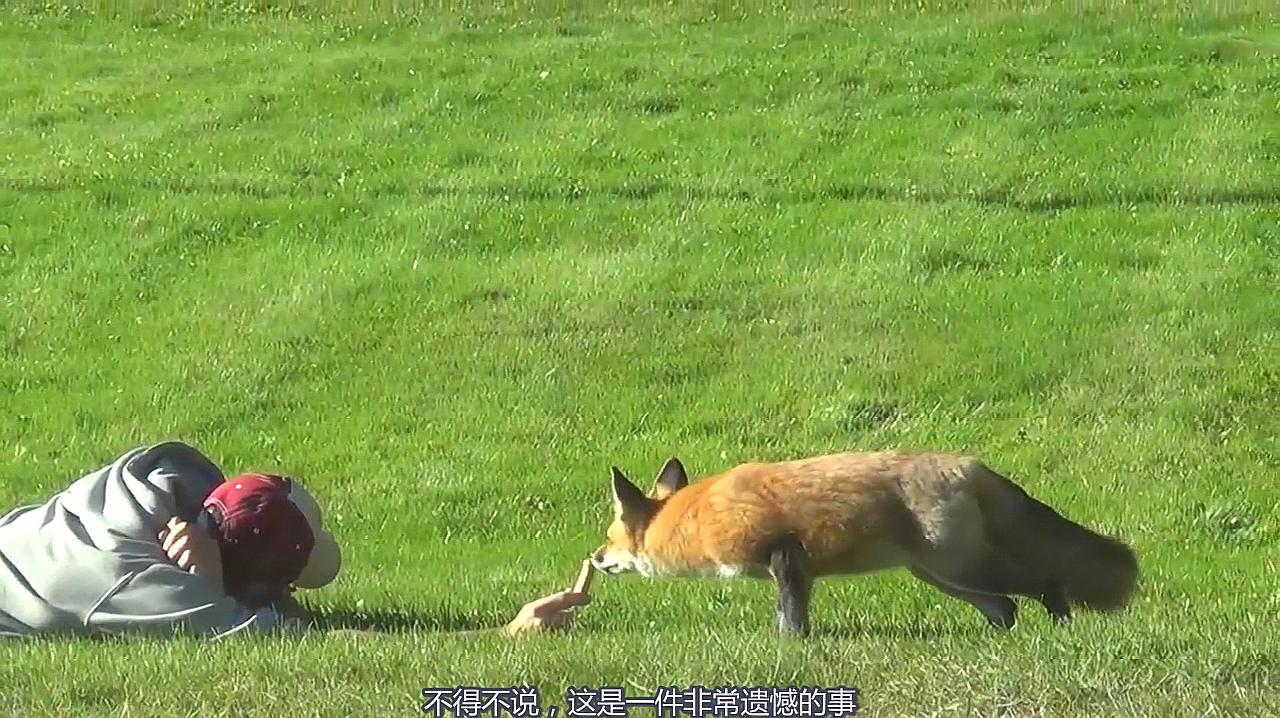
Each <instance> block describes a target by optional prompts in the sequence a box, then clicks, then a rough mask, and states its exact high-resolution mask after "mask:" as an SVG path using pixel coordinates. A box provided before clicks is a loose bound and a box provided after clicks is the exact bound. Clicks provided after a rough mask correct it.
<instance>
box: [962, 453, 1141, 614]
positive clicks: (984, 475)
mask: <svg viewBox="0 0 1280 718" xmlns="http://www.w3.org/2000/svg"><path fill="white" fill-rule="evenodd" d="M983 469H984V471H982V472H981V473H980V475H979V476H977V477H976V478H977V488H978V501H979V503H980V504H981V506H982V513H983V519H984V522H985V524H986V526H987V535H988V537H989V538H990V539H991V541H992V542H993V543H995V544H996V545H997V546H998V547H999V548H1000V550H1001V551H1003V552H1005V553H1007V554H1008V555H1009V556H1011V557H1013V558H1014V559H1016V560H1017V561H1018V562H1020V563H1025V564H1027V565H1028V566H1033V567H1035V568H1037V569H1043V570H1045V571H1048V572H1049V573H1050V574H1051V575H1052V576H1054V577H1055V578H1057V579H1058V580H1059V581H1061V582H1062V584H1063V587H1064V588H1065V590H1066V593H1067V598H1068V599H1069V600H1070V601H1071V602H1072V603H1073V604H1078V605H1080V606H1083V607H1085V608H1088V609H1090V610H1093V611H1118V610H1120V609H1122V608H1124V607H1125V606H1127V605H1128V604H1129V601H1130V599H1131V598H1132V597H1133V594H1134V592H1135V591H1136V590H1137V585H1138V559H1137V557H1136V556H1135V555H1134V553H1133V550H1132V549H1130V548H1129V546H1128V545H1126V544H1125V543H1124V542H1123V541H1120V540H1119V539H1115V538H1112V537H1109V536H1103V535H1101V534H1098V533H1096V532H1094V531H1090V530H1089V529H1087V528H1085V527H1083V526H1081V525H1080V524H1077V523H1076V522H1074V521H1072V520H1070V519H1068V518H1066V517H1064V516H1062V515H1061V514H1059V513H1058V512H1057V511H1054V510H1053V509H1051V508H1049V507H1048V506H1046V505H1045V504H1042V503H1040V502H1039V501H1037V500H1035V499H1034V498H1032V497H1031V496H1029V495H1028V494H1027V492H1025V491H1023V490H1022V488H1021V487H1019V486H1018V485H1017V484H1015V483H1013V482H1012V481H1010V480H1009V479H1006V478H1005V477H1003V476H1001V475H999V474H997V473H996V472H994V471H991V470H990V469H986V467H983Z"/></svg>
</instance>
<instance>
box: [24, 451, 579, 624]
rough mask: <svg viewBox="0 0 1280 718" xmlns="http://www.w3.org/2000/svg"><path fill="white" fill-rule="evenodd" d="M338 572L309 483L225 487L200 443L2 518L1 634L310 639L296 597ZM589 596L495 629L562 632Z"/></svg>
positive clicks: (269, 480) (533, 606)
mask: <svg viewBox="0 0 1280 718" xmlns="http://www.w3.org/2000/svg"><path fill="white" fill-rule="evenodd" d="M341 563H342V556H341V551H340V550H339V547H338V544H337V542H336V541H335V540H334V538H333V535H332V534H331V533H329V531H328V530H326V529H325V527H324V522H323V520H322V515H321V511H320V507H319V505H318V504H317V503H316V502H315V500H314V499H313V498H312V497H311V496H310V494H308V493H307V492H306V490H305V489H304V488H303V487H302V484H301V483H300V482H298V481H297V480H293V479H290V478H288V477H282V476H275V475H267V474H257V473H248V474H240V475H238V476H234V477H232V478H229V479H228V478H226V477H225V476H224V475H223V473H222V472H221V470H219V468H218V467H217V466H216V465H214V463H213V462H212V461H210V460H209V459H208V458H206V457H205V456H204V455H203V454H201V453H200V452H199V451H197V450H196V449H194V448H192V447H191V446H188V445H186V444H183V443H180V442H166V443H161V444H157V445H154V446H149V447H144V448H139V449H134V450H133V451H130V452H128V453H126V454H124V455H123V456H121V457H119V458H118V459H116V460H115V461H114V462H112V463H111V464H110V465H109V466H106V467H103V468H101V469H99V470H97V471H94V472H93V473H91V474H88V475H87V476H84V477H83V478H81V479H80V480H78V481H76V482H75V483H73V484H72V485H71V486H70V487H68V488H67V489H65V490H63V491H62V492H60V493H58V494H57V495H55V496H54V497H52V498H51V499H49V500H48V501H47V502H45V503H44V504H40V505H35V506H27V507H23V508H19V509H17V510H15V511H12V512H10V513H9V514H7V515H5V516H4V517H3V518H0V637H34V636H42V635H59V634H61V635H80V636H105V635H115V634H144V635H152V636H173V635H181V634H187V635H199V636H207V637H214V638H220V637H222V636H227V635H230V634H234V633H237V632H240V631H244V630H246V629H248V630H255V631H270V630H277V629H288V630H305V629H308V628H311V627H313V624H312V622H311V621H310V619H309V617H308V616H307V614H306V611H304V610H303V609H302V607H301V605H300V604H299V603H298V602H297V601H296V600H295V599H294V598H293V591H294V589H297V588H320V587H322V586H325V585H328V584H329V583H330V582H332V581H333V580H334V579H335V578H336V577H337V575H338V572H339V570H340V568H341ZM588 601H589V598H588V597H587V596H586V595H585V594H581V593H575V592H571V591H564V592H560V593H556V594H552V595H550V596H547V597H545V598H542V599H539V600H537V601H533V602H531V603H529V604H528V605H526V606H524V608H522V609H521V611H520V612H519V613H518V614H517V615H516V617H515V618H514V619H513V620H512V621H511V622H510V623H508V624H507V625H506V626H504V627H502V628H498V629H493V632H500V633H506V634H510V635H514V634H519V633H524V632H527V631H533V630H538V629H542V628H565V627H567V626H568V625H569V623H570V621H571V618H572V613H571V610H572V608H573V607H574V606H579V605H584V604H586V603H587V602H588ZM484 632H487V631H482V632H476V631H469V632H465V633H468V634H475V633H484Z"/></svg>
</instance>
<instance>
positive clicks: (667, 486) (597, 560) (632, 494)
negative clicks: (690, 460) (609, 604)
mask: <svg viewBox="0 0 1280 718" xmlns="http://www.w3.org/2000/svg"><path fill="white" fill-rule="evenodd" d="M611 471H612V473H613V523H612V524H610V525H609V530H608V531H607V532H606V533H605V542H604V545H603V546H601V547H600V548H598V549H596V550H595V553H593V554H592V555H591V564H592V565H593V566H595V567H596V569H597V570H599V571H603V572H605V573H610V574H614V573H623V572H626V571H635V572H637V573H639V574H640V575H642V576H646V577H648V576H652V575H654V566H653V563H652V562H651V561H650V559H649V556H648V555H647V554H646V552H645V548H644V534H645V530H646V529H648V527H649V524H650V522H652V521H653V517H654V516H657V515H658V511H659V510H660V509H661V508H662V505H663V503H665V502H666V501H667V499H669V498H670V497H671V495H672V494H674V493H675V492H677V491H679V490H680V489H683V488H684V487H686V486H688V485H689V476H688V474H686V473H685V470H684V465H683V464H681V463H680V460H679V459H677V458H675V457H672V458H670V459H667V463H666V464H664V465H663V467H662V472H661V473H659V474H658V480H657V482H656V483H655V484H654V486H653V490H651V491H650V492H649V494H648V495H647V496H646V495H645V494H644V492H642V491H641V490H640V489H639V488H638V487H637V486H636V485H635V484H633V483H631V480H630V479H628V478H627V477H626V475H624V474H623V473H622V471H621V470H620V469H618V467H616V466H615V467H613V468H612V469H611Z"/></svg>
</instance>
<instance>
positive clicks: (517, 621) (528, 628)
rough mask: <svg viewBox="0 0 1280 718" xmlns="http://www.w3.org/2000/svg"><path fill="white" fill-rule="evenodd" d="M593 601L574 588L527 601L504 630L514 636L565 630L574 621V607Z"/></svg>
mask: <svg viewBox="0 0 1280 718" xmlns="http://www.w3.org/2000/svg"><path fill="white" fill-rule="evenodd" d="M588 603H591V596H590V595H588V594H586V593H583V592H580V591H574V590H572V589H570V590H567V591H560V592H559V593H553V594H551V595H550V596H545V597H543V598H539V599H538V600H536V601H530V602H529V603H526V604H525V605H524V607H523V608H521V609H520V612H519V613H517V614H516V617H515V618H513V619H512V620H511V622H510V623H508V624H507V625H506V628H504V629H503V632H504V633H506V634H507V635H510V636H514V635H518V634H521V633H530V632H533V631H540V630H564V629H567V628H569V626H570V625H571V624H572V623H573V609H574V608H576V607H578V606H585V605H587V604H588Z"/></svg>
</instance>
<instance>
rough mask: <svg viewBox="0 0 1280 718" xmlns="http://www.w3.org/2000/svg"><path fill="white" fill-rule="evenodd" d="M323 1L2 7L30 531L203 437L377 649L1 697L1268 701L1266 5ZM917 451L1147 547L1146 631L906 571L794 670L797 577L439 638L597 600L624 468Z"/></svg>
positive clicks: (1, 95) (237, 710) (70, 665)
mask: <svg viewBox="0 0 1280 718" xmlns="http://www.w3.org/2000/svg"><path fill="white" fill-rule="evenodd" d="M392 5H394V4H392ZM290 6H297V4H296V3H294V4H289V3H281V4H276V5H274V8H275V9H273V6H272V5H271V4H269V3H252V2H250V3H244V4H242V5H239V6H233V5H230V4H225V5H224V4H218V7H216V8H213V9H212V10H209V9H208V8H202V7H199V6H197V5H196V4H191V3H181V4H175V5H173V6H167V7H169V8H170V9H169V10H161V9H159V4H156V3H148V4H140V5H138V6H137V7H134V8H133V9H134V10H135V11H136V12H120V11H119V8H118V7H117V6H114V5H107V4H99V5H96V6H94V5H85V6H83V7H81V8H80V9H79V10H77V9H75V8H71V9H68V8H69V7H70V6H61V5H57V4H52V5H50V6H49V7H43V6H42V7H36V6H34V4H28V3H17V4H12V5H10V6H9V7H8V8H7V9H5V10H3V11H0V50H3V51H2V52H0V72H3V74H4V76H5V77H6V78H7V79H6V81H5V82H4V83H2V84H0V103H2V106H3V112H2V113H0V156H3V165H0V391H2V392H3V395H4V397H5V398H4V405H3V406H4V410H3V411H2V412H0V505H5V506H16V505H19V504H22V503H27V502H32V501H37V500H41V499H43V498H45V497H47V496H48V495H50V494H52V493H53V492H55V491H57V490H59V489H60V488H61V487H62V486H64V485H65V484H67V483H68V482H70V481H71V480H72V479H74V478H76V477H78V476H80V475H81V474H83V473H86V472H87V471H89V470H90V469H93V468H96V467H97V466H99V465H102V464H104V463H106V462H108V461H109V460H111V459H112V458H113V457H115V456H116V455H118V454H120V453H122V452H123V451H125V450H127V449H128V448H131V447H132V446H135V445H138V444H143V443H148V442H151V441H155V440H158V439H162V438H168V437H177V438H183V439H186V440H188V441H191V442H192V443H195V444H197V445H198V446H200V447H201V448H202V449H204V450H205V451H206V452H207V453H208V454H209V455H210V456H212V457H214V458H215V460H217V461H218V462H220V463H221V464H222V465H223V466H224V467H225V468H226V469H227V470H228V471H234V470H241V469H248V468H257V469H279V470H285V471H289V472H292V473H295V474H297V475H300V476H302V477H304V478H306V479H307V480H308V481H309V485H310V486H313V487H314V489H315V491H316V493H318V494H319V495H320V496H321V497H322V499H323V501H324V502H325V505H326V508H327V511H328V516H329V517H330V520H331V521H332V522H333V525H334V526H335V531H336V533H337V535H338V536H339V538H340V540H341V541H342V542H343V543H344V545H345V547H346V552H347V561H348V563H347V568H346V570H345V572H344V574H343V576H342V578H341V580H340V581H339V582H338V583H337V584H336V585H335V586H333V587H331V588H327V589H325V590H323V591H321V592H318V593H316V595H314V596H313V597H311V598H310V599H309V601H310V603H311V605H312V606H314V607H318V608H320V609H323V610H326V611H330V612H332V616H333V620H334V621H337V622H341V621H342V620H346V621H348V622H351V623H372V624H374V625H377V626H381V627H384V628H387V629H390V631H391V632H390V633H389V634H388V635H387V636H386V637H385V638H381V639H378V640H374V641H359V642H353V641H351V640H339V639H336V638H308V639H305V640H300V641H296V640H274V641H273V640H254V639H249V640H243V641H238V642H234V643H221V644H214V645H208V644H201V643H198V642H194V641H174V642H168V643H157V642H140V641H119V642H105V643H77V642H70V641H41V642H37V643H35V644H33V645H25V646H17V645H5V646H3V647H0V651H3V660H0V685H4V686H5V687H6V690H5V691H4V695H3V697H2V698H0V710H5V711H6V712H9V713H11V714H14V715H37V714H58V715H64V714H69V713H73V712H75V713H92V714H95V715H118V716H173V715H202V716H213V715H230V716H245V717H251V716H273V715H280V714H289V713H291V712H301V713H304V714H308V715H337V716H349V717H352V718H354V717H355V716H366V715H367V716H374V715H395V714H400V713H404V714H410V713H413V712H416V711H417V710H418V704H419V702H420V700H421V697H420V695H419V694H420V691H421V689H422V688H424V687H451V686H456V685H473V686H495V687H496V686H513V685H523V684H530V685H535V686H538V687H539V688H540V689H541V690H542V691H543V696H544V703H546V704H548V705H549V704H557V705H560V706H561V707H563V706H564V693H565V690H566V688H567V687H568V686H571V685H572V686H580V685H587V686H600V685H610V684H612V685H619V686H623V687H625V688H626V689H627V690H628V692H629V693H632V694H638V693H650V692H652V691H653V690H655V688H656V687H657V686H663V685H667V686H672V685H673V686H688V685H690V684H702V685H722V684H732V685H740V686H741V685H756V684H763V685H786V684H803V685H819V686H832V685H837V684H843V685H851V686H856V687H858V688H859V689H860V690H861V695H862V705H863V712H864V713H865V714H866V715H879V716H897V715H902V716H926V715H955V714H966V715H968V714H978V715H1017V716H1023V715H1098V716H1103V715H1105V716H1114V715H1163V716H1203V715H1268V714H1270V715H1275V714H1277V713H1280V700H1278V699H1277V696H1280V652H1278V649H1277V647H1278V646H1280V629H1278V628H1277V625H1278V623H1277V621H1276V616H1277V615H1280V579H1277V576H1278V575H1280V573H1278V572H1277V571H1278V568H1280V566H1278V563H1280V561H1278V560H1277V559H1278V558H1280V522H1278V521H1277V515H1278V514H1277V511H1276V507H1277V506H1278V505H1280V482H1277V465H1278V464H1280V456H1278V455H1277V436H1278V434H1280V432H1278V431H1277V429H1280V422H1278V421H1277V415H1276V406H1277V405H1280V372H1278V370H1277V367H1280V348H1278V347H1280V344H1278V342H1277V339H1278V336H1277V330H1278V329H1280V322H1278V321H1277V317H1280V299H1278V295H1277V265H1278V261H1277V260H1278V258H1280V236H1278V234H1280V230H1278V229H1277V228H1278V227H1280V33H1277V31H1276V28H1277V27H1280V24H1278V23H1277V22H1276V16H1275V15H1274V14H1269V11H1267V10H1266V9H1265V6H1264V4H1261V3H1259V4H1257V5H1248V4H1243V3H1241V4H1231V5H1219V6H1213V7H1209V6H1205V7H1201V8H1193V9H1188V8H1185V7H1180V6H1176V5H1159V6H1154V5H1153V6H1150V7H1146V8H1144V7H1141V6H1138V7H1135V6H1126V7H1125V8H1122V9H1119V10H1109V11H1098V10H1089V9H1088V8H1083V6H1080V7H1077V8H1076V9H1075V10H1072V11H1067V10H1063V9H1058V10H1052V9H1044V8H1030V9H1027V10H1025V11H1022V12H1015V11H1013V10H1011V9H1007V8H1006V7H1003V6H1000V5H997V4H992V3H970V4H968V5H967V6H966V7H951V8H926V9H924V10H921V9H919V8H918V7H917V6H915V5H913V6H911V7H910V8H907V7H902V6H900V5H895V4H893V3H871V4H868V7H867V8H866V9H864V10H860V11H857V12H845V13H836V12H834V11H829V10H821V9H815V8H812V7H808V6H804V7H800V8H799V9H794V8H793V11H792V12H791V13H790V14H786V15H782V14H777V15H768V14H744V13H740V12H735V11H731V10H730V9H729V8H728V6H721V7H720V10H719V11H718V12H715V11H713V10H712V7H713V6H711V5H682V6H680V7H678V8H677V7H660V8H659V7H649V6H643V7H641V9H635V10H626V11H624V10H618V9H612V10H604V9H600V10H598V11H592V12H583V11H579V12H575V13H569V12H565V11H562V10H559V9H557V8H554V7H550V6H548V5H545V4H544V5H539V6H528V7H525V8H523V9H516V10H508V11H506V12H505V13H500V12H491V11H481V10H475V9H471V10H467V9H461V10H438V9H418V10H416V11H414V12H407V11H404V8H405V7H408V4H400V5H396V6H395V7H396V8H400V10H399V11H395V12H393V10H395V8H392V9H391V10H387V8H388V7H391V5H388V4H384V5H383V8H384V12H385V14H383V15H381V16H379V15H377V14H374V13H372V12H371V11H363V12H364V14H363V15H362V14H361V11H359V10H358V9H355V8H354V6H351V5H337V4H333V5H329V6H323V5H322V6H320V7H321V9H322V10H323V9H324V8H326V7H327V8H328V10H330V11H332V12H328V11H317V10H314V8H313V10H311V11H309V12H304V11H303V10H300V9H298V7H294V8H293V11H290ZM1028 7H1029V6H1028ZM139 8H141V9H139ZM174 8H176V9H174ZM893 446H898V447H908V448H910V447H923V448H932V449H941V450H954V451H963V452H970V453H975V454H979V455H981V456H982V457H984V458H985V459H987V460H988V461H989V463H991V464H992V465H993V466H994V467H996V468H997V469H999V470H1002V471H1004V472H1006V473H1008V474H1010V475H1011V476H1013V477H1015V478H1016V479H1017V480H1018V481H1020V482H1021V483H1022V484H1023V485H1024V486H1026V487H1027V488H1028V489H1029V490H1030V491H1031V492H1032V493H1034V494H1035V495H1037V496H1038V497H1040V498H1042V499H1044V500H1046V501H1047V502H1049V503H1051V504H1053V505H1054V506H1056V507H1058V508H1059V509H1061V510H1062V511H1063V512H1065V513H1067V514H1068V515H1070V516H1072V517H1074V518H1077V519H1079V520H1081V521H1084V522H1085V523H1088V524H1090V525H1093V526H1096V527H1098V528H1100V529H1103V530H1106V531H1109V532H1116V533H1119V534H1121V535H1123V536H1125V537H1126V538H1128V539H1130V540H1131V541H1132V542H1133V544H1134V546H1135V547H1136V549H1137V551H1138V552H1139V556H1140V558H1141V560H1142V565H1143V570H1144V579H1143V581H1144V583H1143V592H1142V595H1141V597H1140V599H1139V600H1138V601H1137V603H1136V604H1135V605H1134V607H1133V608H1132V610H1131V611H1130V612H1129V613H1127V614H1125V615H1121V616H1107V617H1098V616H1089V615H1083V616H1081V617H1080V619H1079V620H1078V621H1077V622H1076V624H1075V625H1074V626H1072V627H1071V628H1070V629H1068V630H1055V629H1054V627H1052V626H1051V625H1050V624H1049V622H1048V620H1047V618H1045V617H1044V616H1043V615H1041V612H1040V611H1039V610H1038V609H1037V608H1036V607H1035V606H1025V607H1024V613H1023V621H1022V623H1021V625H1020V626H1019V628H1018V630H1016V631H1014V632H1013V633H1011V634H1004V635H997V634H995V633H993V632H991V631H988V630H986V629H985V628H984V627H983V625H982V622H981V619H980V618H979V616H978V615H977V613H976V611H974V610H973V609H972V608H970V607H969V606H967V605H965V604H962V603H960V602H959V601H955V600H953V599H950V598H948V597H945V596H942V595H940V594H938V593H937V592H935V591H934V590H933V589H930V588H929V587H927V586H924V585H922V584H918V583H915V582H913V581H912V580H911V579H910V578H909V577H906V576H905V575H902V574H898V573H887V574H881V575H875V576H868V577H861V578H856V579H849V580H842V581H830V582H827V583H825V584H822V585H821V586H820V592H819V594H818V597H817V598H816V605H815V616H814V620H815V622H816V626H817V629H818V631H819V632H818V634H817V635H816V636H815V637H814V638H813V639H812V640H809V641H805V642H798V641H780V640H779V639H777V638H776V637H775V636H774V635H773V634H772V633H771V631H770V629H769V623H770V619H771V611H772V601H773V598H772V593H771V590H770V588H769V587H768V586H767V585H765V584H762V583H750V582H718V581H714V580H691V581H681V582H666V583H662V582H659V583H645V582H643V581H642V580H640V579H616V580H602V581H600V582H599V583H598V584H597V586H598V588H597V590H596V594H595V599H596V600H595V604H594V605H593V606H592V607H591V608H590V609H589V610H587V611H586V612H585V613H583V614H582V616H581V619H580V623H579V625H578V627H577V630H576V631H574V632H572V633H570V634H568V635H564V636H547V637H535V638H533V639H530V640H527V641H514V642H513V641H506V640H501V639H497V638H481V639H471V640H465V639H461V638H457V637H451V636H450V635H448V633H447V632H446V630H447V629H451V628H468V627H480V626H486V625H496V624H498V623H500V622H502V621H505V620H506V619H507V618H509V617H510V616H511V615H512V614H514V612H515V610H516V609H517V608H518V607H519V606H520V605H521V604H522V603H524V602H525V601H527V600H530V599H532V598H535V597H537V596H539V595H542V594H544V593H547V592H550V591H552V590H556V589H559V588H561V587H563V586H564V585H565V584H566V582H568V581H570V580H571V579H572V577H573V575H574V572H575V570H576V566H577V561H578V560H579V559H580V558H581V556H582V555H583V554H584V552H586V551H587V550H588V549H590V548H592V547H594V546H595V545H597V544H598V543H599V542H600V540H601V539H602V534H603V530H604V526H605V524H606V523H607V521H608V518H609V517H608V510H609V509H608V506H607V497H608V483H607V481H608V467H609V465H610V464H614V463H616V464H618V465H620V466H622V467H623V468H625V469H626V470H627V471H629V472H630V473H631V474H633V475H634V476H636V477H637V478H646V479H647V478H648V477H650V476H652V475H653V474H655V473H656V471H657V470H658V468H659V466H660V464H661V461H662V460H663V459H665V458H666V457H667V456H669V455H673V454H674V455H678V456H680V457H681V458H682V459H683V460H684V461H685V463H686V465H687V466H689V468H690V470H691V471H692V472H694V473H696V474H700V475H705V474H709V473H712V472H717V471H720V470H723V469H724V468H727V467H729V466H731V465H734V464H737V463H740V462H743V461H747V460H763V459H778V458H789V457H796V456H803V455H809V454H816V453H822V452H828V451H833V450H845V449H875V448H882V447H893ZM635 712H636V713H639V714H641V715H648V714H649V713H648V712H647V711H635Z"/></svg>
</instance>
